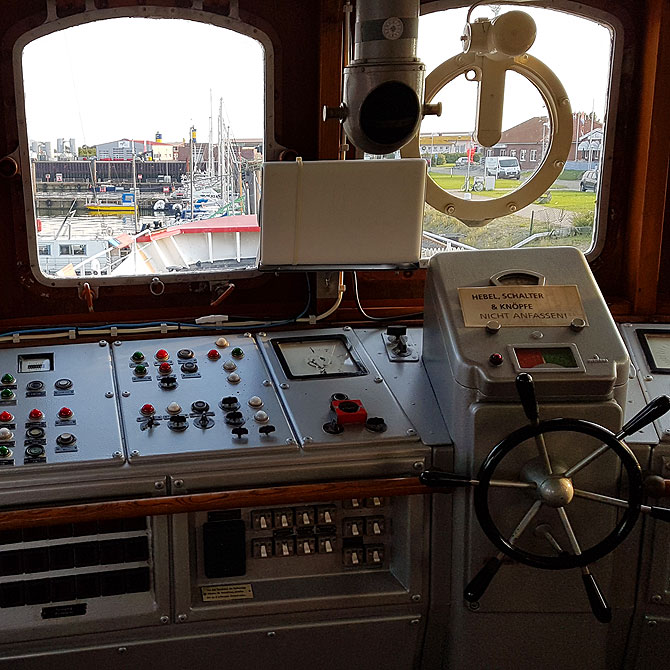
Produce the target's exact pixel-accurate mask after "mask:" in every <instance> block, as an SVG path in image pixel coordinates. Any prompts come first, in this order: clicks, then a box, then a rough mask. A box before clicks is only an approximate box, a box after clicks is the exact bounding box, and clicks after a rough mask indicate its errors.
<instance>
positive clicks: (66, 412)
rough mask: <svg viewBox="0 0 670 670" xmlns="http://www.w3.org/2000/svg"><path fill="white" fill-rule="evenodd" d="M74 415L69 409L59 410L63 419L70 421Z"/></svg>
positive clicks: (62, 408) (59, 414)
mask: <svg viewBox="0 0 670 670" xmlns="http://www.w3.org/2000/svg"><path fill="white" fill-rule="evenodd" d="M72 414H73V412H72V410H71V409H70V408H69V407H61V408H60V409H59V410H58V416H59V417H60V418H61V419H70V418H71V417H72Z"/></svg>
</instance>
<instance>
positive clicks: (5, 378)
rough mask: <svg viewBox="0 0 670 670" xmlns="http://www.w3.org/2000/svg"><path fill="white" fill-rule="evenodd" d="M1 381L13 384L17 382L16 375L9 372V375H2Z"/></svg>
mask: <svg viewBox="0 0 670 670" xmlns="http://www.w3.org/2000/svg"><path fill="white" fill-rule="evenodd" d="M0 381H1V382H2V383H3V384H13V383H14V382H15V381H16V379H14V375H10V374H9V372H8V373H7V374H5V375H2V379H0Z"/></svg>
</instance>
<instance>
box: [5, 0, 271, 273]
mask: <svg viewBox="0 0 670 670" xmlns="http://www.w3.org/2000/svg"><path fill="white" fill-rule="evenodd" d="M118 11H119V12H122V11H132V10H122V9H119V10H118ZM178 12H180V13H181V14H182V15H184V16H188V15H190V13H191V10H183V11H182V10H178ZM195 15H196V14H195V13H194V16H195ZM239 30H240V31H241V32H237V31H233V30H230V29H227V28H223V27H218V26H215V25H210V24H205V23H201V22H198V21H191V20H184V19H181V18H175V19H149V18H139V17H134V18H130V17H122V16H120V17H119V18H107V19H105V20H99V21H94V22H90V23H85V24H82V25H77V26H73V27H70V28H65V29H63V30H60V31H58V32H55V33H50V34H45V35H43V36H41V37H38V38H37V39H34V40H33V41H31V42H28V43H24V44H22V45H21V46H22V61H21V63H22V72H21V73H20V75H19V78H22V79H23V82H24V93H25V113H26V122H27V134H28V137H27V138H26V139H27V140H28V141H27V144H26V149H25V150H26V154H27V157H28V158H29V159H30V160H31V162H32V165H33V170H32V173H33V174H34V189H35V199H34V201H35V208H36V211H35V215H36V217H39V218H40V219H41V221H42V230H41V231H40V232H39V233H37V232H35V231H34V230H33V231H31V232H29V233H28V234H29V236H30V237H31V246H32V250H33V251H32V253H34V254H35V257H36V258H37V259H38V260H39V261H40V269H41V271H42V275H43V277H44V278H48V279H51V278H54V277H55V278H59V279H62V281H64V282H68V281H69V280H68V279H67V278H66V277H65V275H63V274H62V273H61V274H59V273H60V270H54V267H53V263H51V264H48V263H47V260H48V259H47V258H46V256H47V255H48V254H46V253H43V252H42V249H43V248H44V246H45V245H44V243H43V242H42V240H40V238H44V237H48V238H50V239H52V240H53V239H54V236H55V235H56V234H57V233H58V234H60V236H61V240H64V241H63V243H60V241H59V240H58V239H56V240H55V241H56V243H57V244H59V246H58V247H57V248H58V249H59V250H60V254H61V255H75V256H84V257H86V256H87V254H90V255H91V258H90V261H91V262H92V261H94V263H91V262H89V259H85V258H82V259H81V263H79V264H75V271H76V273H77V274H79V273H80V270H79V269H77V268H79V267H80V265H81V267H82V268H83V267H85V268H88V266H89V265H91V264H92V265H95V266H96V267H98V266H100V272H99V274H100V275H101V276H103V275H104V276H105V277H106V278H105V279H104V280H103V281H108V280H112V281H111V283H116V282H115V281H114V279H113V278H115V277H140V278H144V280H145V281H146V280H147V278H148V280H150V279H151V277H152V276H155V275H168V274H169V275H172V276H174V275H175V273H181V274H183V275H187V274H194V273H197V274H199V275H202V274H207V273H210V274H212V273H216V274H219V275H221V274H222V273H228V272H230V271H235V270H246V269H251V268H253V267H255V264H256V255H257V248H258V243H259V240H260V228H259V226H258V220H257V214H258V207H259V202H260V183H261V176H260V169H261V165H262V162H263V159H264V147H265V138H264V126H265V120H266V115H267V114H268V113H269V112H268V111H267V110H266V104H265V97H266V96H265V93H266V90H269V88H270V85H271V76H272V73H271V72H266V67H265V56H266V51H265V50H266V49H267V48H268V47H269V44H270V42H269V39H268V38H267V37H266V36H264V35H263V34H262V33H260V31H258V29H256V28H253V29H252V28H251V26H245V25H244V24H242V23H241V22H240V23H239ZM252 30H253V34H254V37H251V36H250V34H251V32H252ZM245 31H246V32H248V33H249V35H247V34H243V33H244V32H245ZM259 40H260V41H259ZM121 44H123V48H120V45H121ZM82 45H95V49H96V50H97V52H98V53H106V54H110V53H113V54H114V58H113V63H112V65H109V64H108V63H106V62H101V61H100V60H99V59H98V58H81V54H80V51H81V46H82ZM147 45H197V49H186V48H185V49H184V50H183V51H182V50H181V47H180V49H179V55H178V56H176V55H174V54H173V56H174V58H170V57H169V51H168V52H165V53H163V54H162V55H161V50H160V49H158V50H155V56H156V58H157V60H156V61H155V62H154V65H155V67H156V68H157V72H160V73H161V83H159V84H157V85H154V84H150V83H148V80H147V79H146V78H145V77H142V76H135V74H136V73H137V70H138V67H140V68H142V67H143V65H142V64H144V65H146V64H147V63H148V61H147V60H146V59H147V51H146V49H147ZM17 48H18V47H17ZM175 53H176V52H175ZM163 56H166V59H163ZM46 62H58V63H59V68H58V72H57V73H56V74H54V73H53V72H50V71H48V68H47V69H45V67H44V63H46ZM222 63H229V64H230V63H236V64H237V65H236V66H235V67H224V68H222V67H221V64H222ZM268 81H270V83H268ZM147 87H148V88H147ZM54 175H62V177H61V180H62V181H63V182H70V184H69V185H71V184H73V187H72V190H68V191H67V198H61V197H58V195H59V194H61V193H63V191H62V188H63V185H62V184H60V183H58V184H57V183H56V182H57V181H61V180H57V179H54ZM159 177H160V179H159ZM191 191H192V194H191ZM133 196H135V199H136V200H137V209H136V208H135V205H134V202H133ZM75 200H76V207H77V211H76V216H72V217H69V223H68V224H67V225H62V224H63V219H64V217H65V215H66V214H67V212H68V209H69V208H70V205H71V203H72V202H73V201H75ZM47 203H48V204H47ZM224 217H225V221H224ZM192 220H199V221H201V222H202V225H199V226H197V227H194V226H191V225H189V224H190V222H191V221H192ZM224 224H225V225H224ZM32 228H33V229H34V226H33V227H32ZM224 228H225V231H224V230H223V229H224ZM231 228H232V229H234V230H232V232H231ZM177 232H178V233H179V234H176V233H177ZM73 238H76V239H77V240H78V241H79V240H82V242H81V243H78V244H72V243H70V242H69V240H71V239H73ZM86 263H88V265H85V264H86ZM81 274H83V271H82V272H81ZM69 276H70V277H72V275H69ZM38 278H39V277H38Z"/></svg>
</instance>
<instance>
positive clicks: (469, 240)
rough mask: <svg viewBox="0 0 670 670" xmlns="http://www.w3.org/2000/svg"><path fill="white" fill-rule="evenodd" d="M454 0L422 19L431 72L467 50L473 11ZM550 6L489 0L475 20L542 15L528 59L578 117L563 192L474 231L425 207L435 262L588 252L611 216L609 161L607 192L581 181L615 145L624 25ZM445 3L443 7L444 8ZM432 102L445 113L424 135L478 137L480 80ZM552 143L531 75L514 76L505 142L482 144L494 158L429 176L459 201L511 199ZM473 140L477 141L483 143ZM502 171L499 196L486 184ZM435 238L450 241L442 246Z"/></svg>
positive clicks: (421, 43) (558, 0) (448, 89)
mask: <svg viewBox="0 0 670 670" xmlns="http://www.w3.org/2000/svg"><path fill="white" fill-rule="evenodd" d="M455 3H456V0H435V1H433V2H429V3H422V9H423V11H425V12H426V13H425V14H423V15H422V16H421V18H420V25H419V37H418V45H417V53H418V56H419V57H420V58H421V60H422V61H423V62H424V63H425V64H426V72H427V73H428V74H429V73H431V72H434V71H435V68H436V67H438V66H439V65H441V64H442V63H443V62H445V61H447V60H448V59H449V58H450V57H452V56H454V55H457V54H459V52H460V51H461V45H462V42H461V40H460V37H461V35H462V27H463V25H464V24H465V19H466V14H467V11H468V9H467V8H466V7H461V8H451V9H450V8H448V7H449V6H452V7H453V5H454V4H455ZM469 4H471V3H469ZM551 6H552V9H545V8H538V7H529V6H527V5H523V6H514V7H507V6H505V5H495V4H481V5H479V6H475V7H474V9H473V11H472V15H471V20H472V21H475V20H477V19H478V18H484V17H486V18H488V19H491V18H493V17H494V15H497V14H498V13H500V14H502V13H505V12H507V11H519V10H520V11H523V12H526V13H527V14H530V15H531V16H532V18H533V19H534V21H535V23H536V26H537V39H536V40H535V43H534V44H533V46H532V47H531V48H530V49H529V54H530V55H532V56H534V57H536V58H538V59H539V60H540V61H542V62H543V63H544V64H545V65H546V66H547V67H549V68H550V69H551V70H552V71H553V72H554V73H555V74H556V75H557V77H558V79H559V80H560V81H561V83H562V84H563V86H564V87H565V90H566V92H567V95H568V97H569V99H570V103H571V106H572V112H573V137H572V138H571V139H572V145H571V149H570V153H569V155H568V156H567V160H566V163H565V168H564V170H563V172H562V174H561V175H559V177H558V179H560V181H561V184H560V188H556V187H551V188H550V193H551V200H550V201H549V200H548V199H546V200H545V201H544V202H542V199H540V201H539V202H535V203H532V204H531V205H529V206H527V207H524V208H523V209H522V210H519V211H517V212H515V213H513V214H510V215H506V216H502V217H500V218H498V219H495V220H494V221H492V222H490V223H488V224H486V225H484V226H481V227H476V226H472V227H470V226H467V225H465V224H463V223H462V222H461V221H459V220H458V219H456V218H454V217H451V216H449V215H448V214H446V213H445V212H444V211H437V210H435V209H433V208H431V207H430V206H429V207H426V214H425V217H424V230H425V231H426V232H429V233H432V235H431V236H430V237H431V240H430V241H427V240H426V239H424V252H425V254H424V255H426V256H430V255H432V254H433V253H436V252H437V251H443V250H444V249H445V248H446V249H451V248H479V249H482V248H505V247H512V246H524V245H526V244H528V245H531V246H537V245H550V244H557V245H558V244H560V245H565V244H569V245H574V246H577V247H578V248H580V249H581V250H582V251H584V252H587V253H594V251H591V252H590V250H596V249H597V247H598V244H599V240H598V238H597V234H598V227H597V226H596V225H594V224H595V223H596V221H597V219H598V218H599V217H600V216H601V214H600V213H599V212H600V211H602V219H603V220H605V218H606V215H607V203H606V202H605V201H604V200H603V198H606V197H607V193H606V184H607V175H606V174H605V170H606V169H608V168H607V167H606V166H605V165H603V167H602V168H601V169H600V171H599V174H600V176H601V179H600V181H601V184H600V186H599V188H600V191H597V190H596V191H595V192H594V190H592V188H591V186H590V185H587V186H586V190H582V186H583V183H582V182H581V180H582V176H583V175H584V173H585V172H586V171H587V170H592V169H594V168H596V167H598V163H599V161H600V157H601V156H602V155H603V154H604V153H605V152H604V149H605V148H606V145H607V143H608V136H607V132H605V128H606V113H607V108H608V95H609V91H610V90H612V91H613V94H614V95H615V96H616V95H617V88H618V85H619V77H620V71H621V67H620V62H621V56H622V52H621V49H620V45H622V44H623V39H621V37H622V35H617V38H616V40H615V39H614V38H615V28H613V27H610V26H609V25H608V23H609V22H610V21H614V19H609V18H608V16H609V15H608V14H606V13H605V12H599V13H596V12H592V11H591V10H589V14H590V18H584V17H583V16H579V15H577V14H572V13H570V11H571V10H573V11H574V8H575V7H578V5H577V3H572V2H569V0H555V1H554V2H552V3H551ZM440 7H443V8H444V9H443V10H440V9H439V8H440ZM585 11H586V10H585ZM596 16H597V18H596ZM616 30H619V29H618V28H617V29H616ZM565 35H570V36H571V41H572V42H574V43H575V44H579V45H580V49H579V53H577V52H575V51H574V50H570V49H568V48H566V46H565ZM614 44H616V45H617V47H618V48H619V50H618V51H616V52H613V50H612V49H613V45H614ZM438 45H439V47H438ZM585 62H587V63H588V68H587V69H586V70H584V68H583V67H582V65H583V64H584V63H585ZM442 74H445V72H444V71H443V73H442ZM454 100H458V104H457V105H455V104H453V101H454ZM431 102H434V103H436V102H442V107H443V114H442V116H441V117H432V116H429V117H426V118H425V119H424V120H423V122H422V124H421V132H422V133H423V134H425V133H436V134H437V133H440V132H441V133H449V132H452V131H455V130H458V131H460V132H463V131H469V132H470V133H474V129H475V119H476V104H477V84H476V83H474V82H472V81H468V80H467V79H466V77H465V75H459V76H458V77H456V78H455V79H453V81H451V82H449V83H448V84H447V85H446V86H445V87H443V88H442V90H441V91H440V92H438V93H437V94H436V95H435V96H434V98H433V99H432V101H431ZM598 133H604V135H601V136H602V141H601V145H600V146H599V145H597V144H596V139H599V138H598ZM551 138H552V129H551V127H550V123H549V117H548V113H547V109H546V106H545V103H544V100H543V98H542V96H541V95H540V93H539V92H538V90H537V89H536V88H535V87H534V86H533V85H532V84H531V83H530V82H529V81H528V80H527V79H526V78H525V77H522V76H521V75H520V74H518V73H517V72H511V71H510V72H508V73H507V75H506V78H505V94H504V105H503V114H502V136H501V138H500V140H499V142H498V144H497V146H496V147H495V148H494V147H485V146H481V147H479V153H480V155H482V156H484V157H485V160H484V161H483V162H484V164H483V165H482V166H481V167H479V168H473V170H472V171H471V173H470V176H469V180H468V178H467V175H464V174H462V173H461V172H458V173H457V171H456V170H454V174H453V175H449V174H445V171H444V170H442V171H440V170H439V169H437V168H435V167H432V168H430V169H429V175H430V177H431V178H432V179H433V181H435V182H436V183H437V184H438V185H439V186H440V187H441V188H442V189H443V190H444V191H447V193H448V194H449V196H450V197H452V196H453V197H455V198H459V197H460V198H464V199H467V200H470V199H472V200H481V199H487V198H488V199H492V198H500V197H504V196H507V195H508V194H509V193H511V192H512V191H514V190H515V189H517V188H519V187H520V186H522V185H523V183H524V182H525V181H526V180H528V179H529V178H532V176H533V174H534V172H535V171H536V170H537V169H538V168H539V167H540V166H541V165H542V160H543V157H544V155H545V153H546V151H547V149H548V147H549V145H550V142H551ZM473 142H474V144H477V141H476V139H473ZM511 147H515V148H514V149H512V148H511ZM521 147H524V148H521ZM517 157H518V162H516V163H515V165H514V166H508V167H506V168H504V169H502V168H503V165H502V162H501V161H502V160H503V159H504V158H507V160H510V159H513V160H514V161H517ZM493 173H495V175H496V179H495V182H494V186H493V191H487V190H486V189H488V188H490V184H491V180H490V179H489V180H488V181H485V177H486V176H487V175H489V176H491V175H492V174H493ZM580 184H581V185H580ZM475 190H476V191H477V193H476V195H475V196H472V195H470V194H469V193H466V195H465V196H464V195H463V194H462V191H475ZM473 204H474V203H473ZM531 218H532V225H531ZM436 235H437V236H440V237H441V241H440V242H435V243H433V240H434V238H435V236H436ZM531 237H532V239H530V238H531Z"/></svg>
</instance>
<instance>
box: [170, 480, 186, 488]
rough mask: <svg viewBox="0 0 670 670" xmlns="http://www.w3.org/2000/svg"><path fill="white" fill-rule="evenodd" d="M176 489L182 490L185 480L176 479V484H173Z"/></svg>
mask: <svg viewBox="0 0 670 670" xmlns="http://www.w3.org/2000/svg"><path fill="white" fill-rule="evenodd" d="M172 483H173V485H174V487H175V488H176V489H180V488H181V487H182V486H184V480H183V479H175V480H174V482H172Z"/></svg>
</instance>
